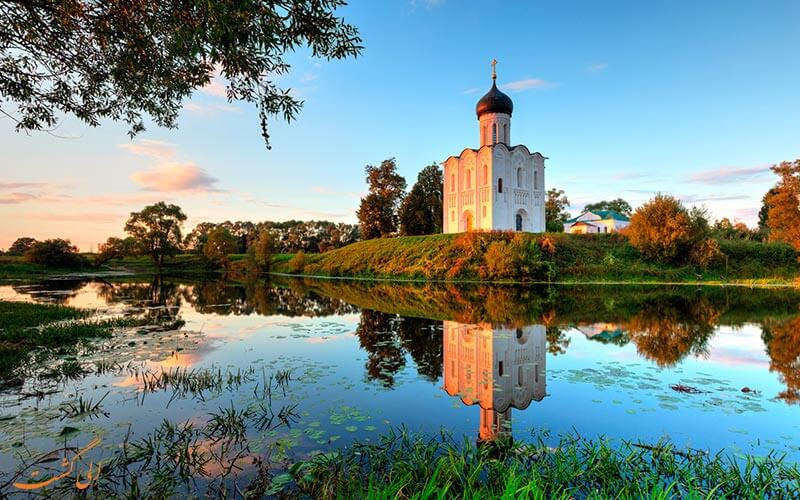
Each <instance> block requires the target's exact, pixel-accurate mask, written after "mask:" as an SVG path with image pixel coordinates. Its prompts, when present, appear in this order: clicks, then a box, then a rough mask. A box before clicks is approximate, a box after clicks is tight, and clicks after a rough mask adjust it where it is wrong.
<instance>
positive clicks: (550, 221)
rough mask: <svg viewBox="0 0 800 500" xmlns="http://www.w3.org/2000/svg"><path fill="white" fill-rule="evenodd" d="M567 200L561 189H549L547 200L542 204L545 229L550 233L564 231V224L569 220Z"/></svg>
mask: <svg viewBox="0 0 800 500" xmlns="http://www.w3.org/2000/svg"><path fill="white" fill-rule="evenodd" d="M568 206H569V200H568V199H567V197H566V196H565V195H564V190H562V189H556V188H553V189H550V190H548V191H547V200H546V201H545V204H544V217H545V229H546V230H547V231H548V232H551V233H560V232H563V231H564V223H565V222H567V220H569V212H567V211H566V208H567V207H568Z"/></svg>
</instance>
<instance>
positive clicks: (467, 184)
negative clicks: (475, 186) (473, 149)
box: [464, 170, 472, 189]
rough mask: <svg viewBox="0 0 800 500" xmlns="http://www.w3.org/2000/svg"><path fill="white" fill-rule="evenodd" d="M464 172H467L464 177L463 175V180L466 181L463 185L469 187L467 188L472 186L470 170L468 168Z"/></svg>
mask: <svg viewBox="0 0 800 500" xmlns="http://www.w3.org/2000/svg"><path fill="white" fill-rule="evenodd" d="M466 174H467V175H466V177H465V179H464V180H465V182H466V185H465V187H466V189H469V188H471V187H472V171H470V170H467V172H466Z"/></svg>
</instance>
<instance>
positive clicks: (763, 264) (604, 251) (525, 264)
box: [271, 232, 800, 286]
mask: <svg viewBox="0 0 800 500" xmlns="http://www.w3.org/2000/svg"><path fill="white" fill-rule="evenodd" d="M719 243H720V248H721V251H722V252H723V255H724V258H721V259H719V260H718V261H717V262H714V263H713V264H711V265H708V266H705V267H699V266H696V265H691V264H684V265H673V264H661V263H656V262H652V261H649V260H647V259H645V258H644V257H643V256H642V255H641V254H640V253H639V252H638V251H637V250H636V249H635V248H634V247H633V246H631V245H630V243H629V242H628V240H627V238H625V237H624V236H620V235H615V234H607V235H569V234H563V233H562V234H556V233H545V234H532V233H500V232H487V233H479V232H475V233H461V234H442V235H434V236H408V237H397V238H381V239H373V240H367V241H361V242H358V243H353V244H351V245H348V246H346V247H342V248H340V249H336V250H331V251H330V252H326V253H322V254H302V253H298V254H294V255H292V256H288V255H280V256H277V257H276V258H275V259H274V260H273V263H272V269H271V270H272V272H273V273H283V274H295V275H305V276H318V277H348V278H369V279H403V280H414V281H444V282H498V283H550V284H557V283H561V284H568V283H580V284H588V283H597V284H600V283H605V284H620V283H632V284H644V283H653V284H656V283H657V284H675V283H686V284H747V285H756V284H780V285H793V286H797V285H798V283H800V282H799V281H798V276H800V265H799V264H798V255H797V252H796V251H795V250H794V249H793V248H792V247H790V246H789V245H785V244H777V243H760V242H753V241H730V240H729V241H724V240H723V241H720V242H719Z"/></svg>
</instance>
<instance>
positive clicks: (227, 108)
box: [183, 101, 241, 114]
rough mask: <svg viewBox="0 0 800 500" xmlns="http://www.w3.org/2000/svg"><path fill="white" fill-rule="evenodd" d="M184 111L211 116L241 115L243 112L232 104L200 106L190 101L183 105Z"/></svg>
mask: <svg viewBox="0 0 800 500" xmlns="http://www.w3.org/2000/svg"><path fill="white" fill-rule="evenodd" d="M183 109H185V110H186V111H189V112H191V113H195V114H210V113H217V112H220V113H239V112H240V111H241V110H240V109H239V108H237V107H236V106H232V105H230V104H199V103H196V102H193V101H189V102H187V103H185V104H184V105H183Z"/></svg>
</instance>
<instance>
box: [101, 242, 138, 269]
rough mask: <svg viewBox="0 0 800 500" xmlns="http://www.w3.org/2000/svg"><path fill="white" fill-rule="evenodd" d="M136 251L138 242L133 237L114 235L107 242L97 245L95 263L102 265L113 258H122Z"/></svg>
mask: <svg viewBox="0 0 800 500" xmlns="http://www.w3.org/2000/svg"><path fill="white" fill-rule="evenodd" d="M135 251H136V242H135V241H134V239H133V238H131V237H128V238H125V239H122V238H117V237H114V236H111V237H109V238H108V239H107V240H106V241H105V243H100V245H98V247H97V254H96V255H95V257H94V265H95V266H102V265H103V264H105V263H106V262H108V261H110V260H112V259H121V258H123V257H127V256H129V255H133V254H134V253H135Z"/></svg>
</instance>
